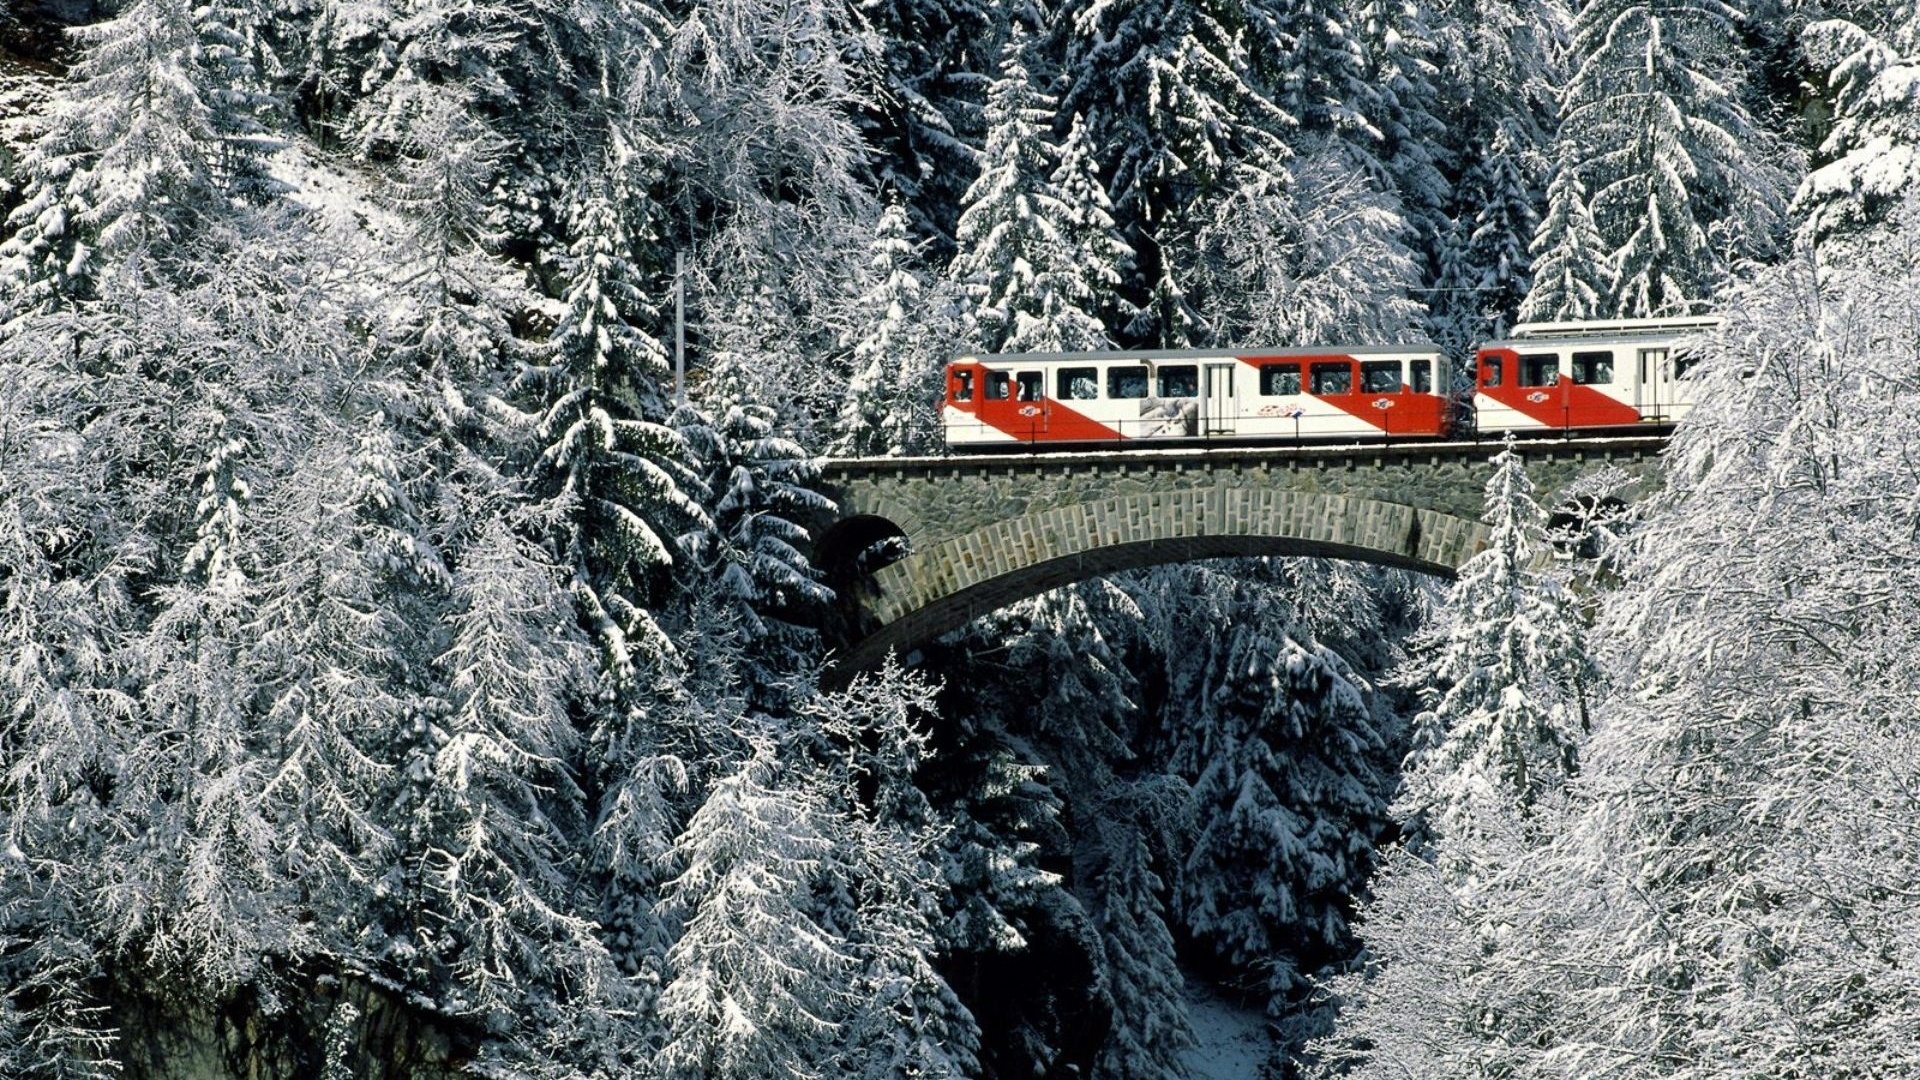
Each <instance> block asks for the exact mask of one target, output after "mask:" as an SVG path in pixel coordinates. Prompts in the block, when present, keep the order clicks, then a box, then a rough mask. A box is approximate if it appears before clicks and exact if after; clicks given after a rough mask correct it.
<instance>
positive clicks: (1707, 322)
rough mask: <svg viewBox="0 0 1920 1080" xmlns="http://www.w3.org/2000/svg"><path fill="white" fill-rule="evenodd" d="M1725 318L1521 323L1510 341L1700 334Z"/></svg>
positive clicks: (1688, 317) (1702, 317)
mask: <svg viewBox="0 0 1920 1080" xmlns="http://www.w3.org/2000/svg"><path fill="white" fill-rule="evenodd" d="M1725 321H1726V320H1724V319H1722V318H1721V317H1720V316H1718V315H1690V316H1685V317H1681V318H1671V319H1595V320H1592V321H1588V322H1553V323H1521V324H1520V325H1518V326H1515V327H1514V328H1513V331H1512V333H1511V334H1510V336H1509V340H1511V341H1528V340H1535V339H1539V338H1549V337H1555V338H1587V337H1634V336H1638V335H1645V334H1668V335H1671V334H1699V333H1706V332H1707V331H1710V330H1718V329H1720V325H1721V324H1722V323H1723V322H1725ZM1488 344H1495V343H1494V342H1489V343H1488Z"/></svg>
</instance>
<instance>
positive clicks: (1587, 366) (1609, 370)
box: [1573, 350, 1613, 386]
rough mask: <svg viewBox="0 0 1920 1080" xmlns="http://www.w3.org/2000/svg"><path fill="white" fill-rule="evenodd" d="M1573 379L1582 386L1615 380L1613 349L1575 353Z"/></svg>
mask: <svg viewBox="0 0 1920 1080" xmlns="http://www.w3.org/2000/svg"><path fill="white" fill-rule="evenodd" d="M1573 381H1574V382H1577V383H1579V384H1580V385H1582V386H1589V385H1592V384H1594V383H1610V382H1612V381H1613V351H1612V350H1607V351H1605V352H1577V353H1574V354H1573Z"/></svg>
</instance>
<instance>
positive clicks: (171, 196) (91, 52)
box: [0, 0, 273, 307]
mask: <svg viewBox="0 0 1920 1080" xmlns="http://www.w3.org/2000/svg"><path fill="white" fill-rule="evenodd" d="M225 11H226V9H224V8H218V7H217V6H216V7H210V8H204V9H195V8H193V7H192V6H191V5H189V4H187V3H186V2H185V0H137V2H135V3H131V4H128V5H127V6H126V7H125V8H124V9H123V10H121V11H120V12H119V13H118V15H116V16H115V17H114V18H113V19H111V20H108V21H106V22H104V23H100V24H98V25H95V26H90V27H86V28H84V29H82V30H81V31H79V32H78V37H79V39H80V41H81V43H82V45H83V47H84V49H85V52H84V54H83V56H82V59H81V61H80V63H79V65H78V66H77V67H76V69H75V70H74V72H73V76H72V81H71V82H70V83H69V84H68V85H67V86H66V87H65V88H63V90H62V92H61V93H60V94H59V95H58V97H57V98H56V101H55V104H54V109H53V115H52V117H51V118H50V119H49V121H48V124H47V129H46V131H45V133H44V134H43V135H42V137H41V138H40V140H39V141H38V142H37V143H36V144H35V146H34V148H33V150H32V151H31V152H30V154H29V155H28V157H27V159H26V161H25V162H24V169H23V171H24V172H25V173H26V175H27V177H28V183H27V186H26V187H27V190H26V201H25V203H24V204H23V205H21V206H20V207H19V208H17V209H16V210H15V211H14V212H13V214H12V215H11V216H10V218H9V224H10V225H11V226H12V228H13V235H12V236H11V237H10V238H9V239H7V241H6V243H5V244H4V246H0V260H4V264H5V267H6V273H7V277H8V278H9V279H10V280H11V282H12V285H11V287H10V288H9V290H8V291H9V292H17V294H18V295H16V296H15V297H14V298H12V300H11V301H10V302H9V306H10V307H12V306H18V305H20V304H23V303H24V304H40V303H46V302H48V301H49V300H51V299H52V298H53V297H55V296H57V295H73V296H78V297H85V296H87V295H90V292H91V286H90V278H91V277H92V275H93V274H95V273H97V272H98V264H99V263H100V261H101V260H103V259H106V260H116V259H126V258H132V259H142V258H145V257H147V256H149V255H156V254H157V255H161V256H164V255H165V254H166V253H167V250H168V248H169V247H170V246H171V245H173V244H175V243H177V242H179V241H181V240H184V239H186V238H187V237H188V235H189V233H190V232H192V230H194V229H195V228H196V227H197V226H198V225H200V224H202V223H204V221H205V219H206V218H207V217H208V216H209V215H212V216H216V217H217V216H219V215H220V214H221V213H222V212H223V208H224V207H225V206H226V205H227V203H228V200H229V199H230V198H231V197H233V196H258V195H261V194H264V193H265V191H266V185H265V182H264V180H263V173H262V165H261V162H260V158H261V157H262V155H263V154H264V153H266V152H268V151H270V150H271V148H272V145H273V144H272V143H271V141H270V140H266V139H263V138H261V137H260V132H261V128H260V125H259V121H258V113H259V111H260V110H261V109H262V108H263V106H264V97H263V96H262V95H259V94H258V93H256V92H253V91H252V90H251V88H250V87H249V86H248V85H247V84H246V83H244V82H241V81H239V80H240V79H241V77H242V76H243V75H244V74H246V71H247V69H248V68H249V65H248V64H247V63H246V58H245V57H244V56H242V55H240V54H239V53H238V52H237V51H236V50H235V48H234V42H233V40H232V38H233V29H232V28H230V27H226V26H224V25H222V24H221V23H220V21H219V19H218V16H219V15H220V14H222V13H224V12H225ZM150 272H151V271H150Z"/></svg>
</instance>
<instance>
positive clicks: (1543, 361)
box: [1520, 353, 1560, 386]
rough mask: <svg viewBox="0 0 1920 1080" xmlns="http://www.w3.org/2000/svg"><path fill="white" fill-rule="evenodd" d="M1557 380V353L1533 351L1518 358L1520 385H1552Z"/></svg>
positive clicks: (1558, 372) (1558, 371)
mask: <svg viewBox="0 0 1920 1080" xmlns="http://www.w3.org/2000/svg"><path fill="white" fill-rule="evenodd" d="M1559 381H1560V357H1559V354H1557V353H1534V354H1532V355H1529V356H1523V357H1521V358H1520V385H1521V386H1553V385H1554V384H1556V383H1558V382H1559Z"/></svg>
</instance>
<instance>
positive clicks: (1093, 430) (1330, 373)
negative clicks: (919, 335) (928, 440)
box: [941, 345, 1450, 449]
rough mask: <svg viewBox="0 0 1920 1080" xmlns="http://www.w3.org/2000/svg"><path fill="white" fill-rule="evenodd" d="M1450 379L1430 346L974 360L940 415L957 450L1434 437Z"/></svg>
mask: <svg viewBox="0 0 1920 1080" xmlns="http://www.w3.org/2000/svg"><path fill="white" fill-rule="evenodd" d="M1449 370H1450V369H1449V365H1448V361H1447V358H1446V355H1445V354H1444V353H1442V352H1441V351H1440V350H1439V349H1437V348H1435V347H1433V346H1431V345H1397V346H1387V347H1379V348H1372V347H1368V348H1350V347H1345V346H1332V347H1319V348H1311V349H1271V350H1261V351H1248V352H1221V351H1206V350H1179V351H1148V352H1085V353H1044V354H1043V353H1013V354H1004V355H994V356H966V357H961V358H960V359H958V360H955V361H953V362H952V363H950V364H948V365H947V391H946V399H945V401H944V403H943V405H942V408H941V414H942V421H943V423H944V425H945V428H946V436H947V442H948V444H949V445H952V446H955V447H968V448H978V449H987V448H993V447H1015V446H1033V445H1038V444H1049V445H1065V444H1097V443H1108V444H1111V443H1133V444H1147V443H1162V442H1172V443H1180V442H1190V441H1200V440H1212V439H1221V440H1232V441H1241V440H1258V441H1267V440H1294V439H1392V438H1400V437H1403V436H1404V437H1410V438H1411V437H1426V438H1434V437H1437V436H1439V435H1441V434H1444V433H1445V432H1446V430H1447V424H1448V418H1449V409H1448V406H1449V399H1448V397H1447V386H1446V383H1447V377H1448V372H1449Z"/></svg>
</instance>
